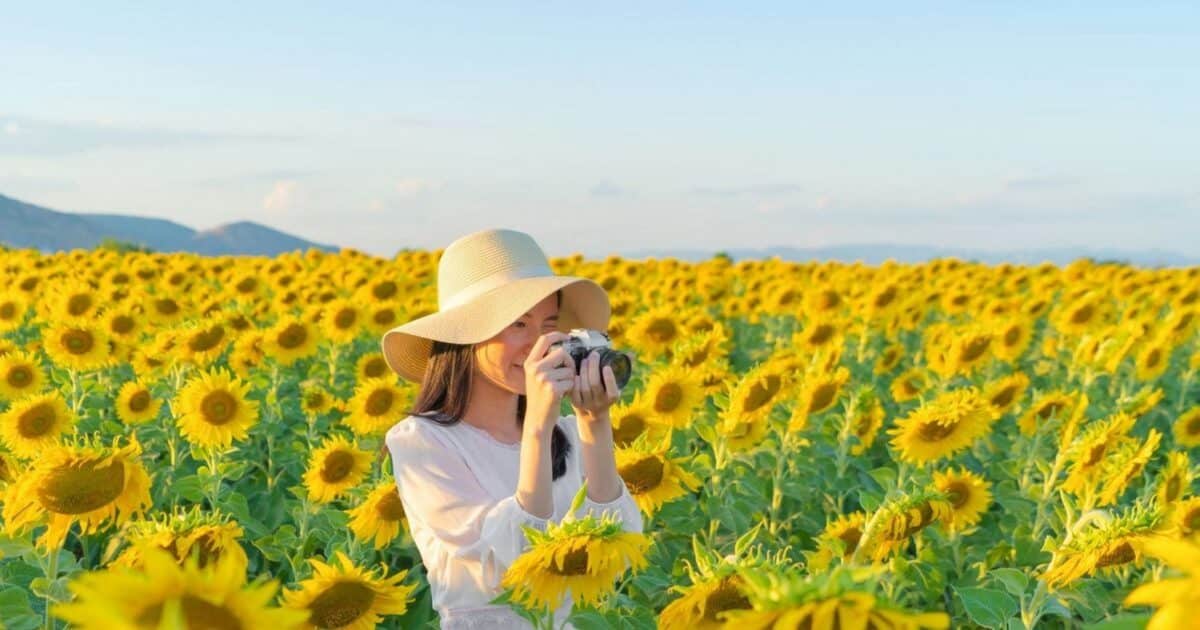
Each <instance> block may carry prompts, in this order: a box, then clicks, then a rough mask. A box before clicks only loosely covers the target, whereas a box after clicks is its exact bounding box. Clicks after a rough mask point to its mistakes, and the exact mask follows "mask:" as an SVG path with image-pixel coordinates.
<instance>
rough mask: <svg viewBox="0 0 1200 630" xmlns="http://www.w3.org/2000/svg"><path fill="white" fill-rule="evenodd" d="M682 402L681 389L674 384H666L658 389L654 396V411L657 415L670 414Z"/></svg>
mask: <svg viewBox="0 0 1200 630" xmlns="http://www.w3.org/2000/svg"><path fill="white" fill-rule="evenodd" d="M681 402H683V388H682V387H680V386H679V385H678V384H676V383H667V384H666V385H663V386H662V387H661V388H659V390H658V393H657V394H656V395H655V396H654V410H655V411H657V412H659V413H671V412H672V411H675V409H676V408H678V407H679V403H681Z"/></svg>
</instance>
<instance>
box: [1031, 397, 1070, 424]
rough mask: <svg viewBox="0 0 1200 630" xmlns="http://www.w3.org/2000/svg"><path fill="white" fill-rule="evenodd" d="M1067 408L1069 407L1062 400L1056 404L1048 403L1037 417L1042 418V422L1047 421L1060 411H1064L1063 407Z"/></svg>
mask: <svg viewBox="0 0 1200 630" xmlns="http://www.w3.org/2000/svg"><path fill="white" fill-rule="evenodd" d="M1066 406H1067V405H1066V403H1064V402H1062V401H1060V400H1056V401H1054V402H1051V403H1047V404H1045V405H1042V407H1041V408H1040V409H1038V412H1037V417H1038V418H1041V419H1042V420H1045V419H1046V418H1049V417H1050V416H1053V415H1054V414H1056V413H1058V412H1059V411H1061V410H1062V409H1063V407H1066Z"/></svg>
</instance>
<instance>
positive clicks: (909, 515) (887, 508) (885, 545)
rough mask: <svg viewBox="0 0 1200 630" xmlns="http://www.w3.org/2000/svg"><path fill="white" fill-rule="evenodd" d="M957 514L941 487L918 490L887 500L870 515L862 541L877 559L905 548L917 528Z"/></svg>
mask: <svg viewBox="0 0 1200 630" xmlns="http://www.w3.org/2000/svg"><path fill="white" fill-rule="evenodd" d="M953 516H954V505H953V504H951V503H950V501H948V500H946V499H945V498H943V495H942V493H941V492H939V491H932V492H931V491H917V492H914V493H912V494H910V495H908V496H903V497H900V498H898V499H896V500H893V501H891V502H889V503H885V504H884V505H883V506H881V507H880V508H879V510H878V511H877V512H876V513H875V514H872V515H871V516H870V517H869V518H868V519H867V526H866V528H867V529H866V531H864V532H863V537H864V539H865V540H862V541H860V543H859V545H860V546H861V547H862V548H863V552H864V553H866V554H868V555H869V556H870V557H871V558H872V559H873V560H875V561H876V562H879V561H882V560H884V559H886V558H887V557H888V556H890V555H891V554H892V553H894V552H896V551H899V550H901V549H903V548H904V547H905V546H907V545H908V542H909V540H910V539H911V538H912V537H913V535H915V534H916V533H917V532H919V531H921V530H922V529H925V528H926V527H929V526H930V525H933V524H934V523H943V524H944V523H946V522H948V521H949V520H950V519H951V518H953Z"/></svg>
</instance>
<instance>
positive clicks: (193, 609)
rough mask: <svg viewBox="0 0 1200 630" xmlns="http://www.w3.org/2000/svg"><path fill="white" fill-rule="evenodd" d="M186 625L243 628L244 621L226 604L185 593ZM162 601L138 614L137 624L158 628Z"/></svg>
mask: <svg viewBox="0 0 1200 630" xmlns="http://www.w3.org/2000/svg"><path fill="white" fill-rule="evenodd" d="M180 603H181V604H182V606H181V608H182V609H183V617H184V620H185V625H186V626H187V627H188V628H196V629H197V630H201V629H202V630H241V629H242V622H241V621H239V620H238V618H237V615H235V614H234V613H232V612H230V611H229V609H227V608H225V607H224V606H220V605H217V604H213V603H210V602H207V601H205V600H203V599H200V598H199V597H196V596H195V595H184V596H183V598H182V599H181V600H180ZM162 613H163V605H162V603H161V602H160V603H158V604H154V605H153V606H149V607H147V608H146V609H145V610H143V611H142V613H141V614H140V615H138V616H137V624H138V625H139V626H141V627H143V628H157V627H158V626H159V621H160V620H161V619H162Z"/></svg>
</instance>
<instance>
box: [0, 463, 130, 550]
mask: <svg viewBox="0 0 1200 630" xmlns="http://www.w3.org/2000/svg"><path fill="white" fill-rule="evenodd" d="M141 453H142V447H141V445H140V444H138V442H137V440H136V439H134V440H133V441H132V442H131V443H130V444H128V445H126V446H123V447H118V446H117V442H116V441H115V440H114V442H113V445H112V446H111V447H102V446H95V445H93V444H91V443H89V442H87V441H85V442H79V443H75V444H69V445H62V446H56V447H53V448H49V449H46V450H45V451H43V452H42V453H41V454H40V455H39V457H38V458H37V459H36V460H35V461H34V463H33V467H32V468H31V469H29V470H28V471H26V472H24V473H22V474H21V476H20V477H19V478H18V479H17V480H16V481H14V482H13V483H11V484H9V485H8V487H7V488H6V489H5V496H4V512H3V517H4V527H5V530H6V531H7V532H8V533H9V534H20V533H22V532H24V531H27V530H28V529H30V528H32V527H35V526H37V525H40V524H46V525H48V529H47V530H46V531H45V532H43V533H42V535H41V537H40V538H39V539H38V545H40V546H42V547H43V548H46V549H58V548H59V547H61V546H62V543H63V540H64V539H66V537H67V531H68V530H70V528H71V524H72V523H76V522H78V523H79V525H80V529H81V532H82V533H84V534H90V533H94V532H95V531H97V530H98V529H99V528H100V526H101V525H103V524H104V523H106V522H110V521H111V522H113V523H116V524H121V523H123V522H125V521H126V520H128V519H129V518H130V517H131V516H134V515H137V514H140V513H142V512H143V511H144V510H146V509H148V508H149V507H150V477H149V475H148V474H147V473H146V469H145V467H143V466H142V463H141V460H140V459H139V455H141Z"/></svg>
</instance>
